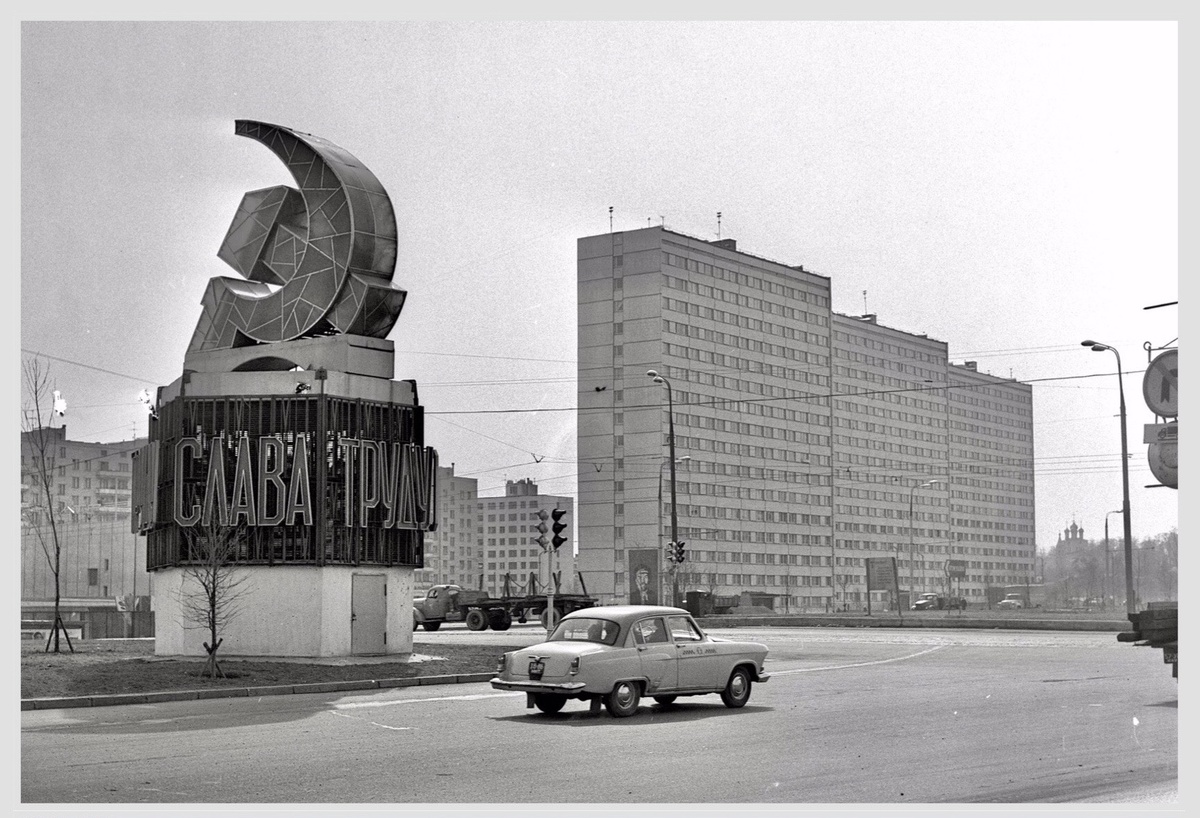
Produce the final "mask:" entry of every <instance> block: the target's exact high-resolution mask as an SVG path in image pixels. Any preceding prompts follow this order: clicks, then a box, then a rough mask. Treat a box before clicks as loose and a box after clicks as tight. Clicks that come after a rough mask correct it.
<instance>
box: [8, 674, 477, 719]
mask: <svg viewBox="0 0 1200 818" xmlns="http://www.w3.org/2000/svg"><path fill="white" fill-rule="evenodd" d="M495 675H496V674H495V673H454V674H446V675H439V676H408V677H404V678H397V679H362V680H360V681H351V682H314V683H311V684H295V685H264V686H262V687H214V688H211V689H208V690H173V691H160V692H156V693H114V694H110V695H105V696H61V697H57V698H46V699H21V709H22V710H59V709H67V708H74V707H113V706H116V705H122V704H155V703H157V702H178V701H195V700H197V699H229V698H235V697H239V698H245V697H253V698H258V697H259V696H281V695H287V694H292V693H344V692H347V691H353V690H378V689H388V688H396V687H419V686H425V685H448V684H468V683H472V682H486V681H488V680H490V679H491V678H492V677H493V676H495Z"/></svg>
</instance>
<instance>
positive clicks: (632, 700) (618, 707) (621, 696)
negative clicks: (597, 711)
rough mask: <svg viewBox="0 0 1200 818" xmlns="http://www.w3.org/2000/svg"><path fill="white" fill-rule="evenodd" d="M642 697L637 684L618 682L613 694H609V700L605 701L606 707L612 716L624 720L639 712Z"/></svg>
mask: <svg viewBox="0 0 1200 818" xmlns="http://www.w3.org/2000/svg"><path fill="white" fill-rule="evenodd" d="M641 697H642V692H641V691H640V690H638V686H637V683H635V682H617V684H616V686H615V687H613V689H612V692H611V693H609V694H608V698H606V699H605V700H604V705H605V706H606V707H607V708H608V714H609V715H610V716H613V717H614V718H623V717H625V716H632V715H633V714H634V713H636V712H637V709H638V702H639V701H640V700H641Z"/></svg>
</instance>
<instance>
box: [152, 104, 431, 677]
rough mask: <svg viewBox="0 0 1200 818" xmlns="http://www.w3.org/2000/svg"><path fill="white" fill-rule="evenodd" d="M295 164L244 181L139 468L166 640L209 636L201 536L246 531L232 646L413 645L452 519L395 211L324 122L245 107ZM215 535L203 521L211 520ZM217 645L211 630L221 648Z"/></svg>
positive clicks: (308, 651)
mask: <svg viewBox="0 0 1200 818" xmlns="http://www.w3.org/2000/svg"><path fill="white" fill-rule="evenodd" d="M235 133H237V134H238V135H240V136H246V137H249V138H251V139H254V140H256V141H258V142H261V143H262V144H264V145H266V146H267V147H268V148H270V150H271V151H272V152H273V153H275V155H276V156H278V157H279V158H280V159H281V160H282V161H283V162H284V164H285V165H286V166H287V168H288V170H289V171H290V172H291V174H292V177H293V178H294V179H295V181H296V187H295V188H292V187H286V186H276V187H269V188H264V189H261V190H255V191H252V192H250V193H247V194H245V196H244V197H243V199H242V202H241V206H240V207H239V208H238V210H237V214H236V216H235V217H234V220H233V224H232V226H231V227H230V228H229V231H228V233H227V235H226V236H225V239H224V241H223V242H222V244H221V247H220V249H219V251H218V253H217V255H218V256H219V257H220V258H221V259H222V260H223V261H225V263H227V264H229V265H230V266H231V267H232V268H233V269H234V270H236V271H237V272H238V273H239V274H240V275H241V276H242V278H213V279H211V280H210V282H209V284H208V287H207V289H206V291H205V294H204V298H203V301H202V305H203V312H202V314H201V317H200V320H199V322H198V324H197V326H196V330H195V332H194V334H193V336H192V340H191V344H190V346H189V347H188V351H187V354H186V355H185V356H184V362H183V373H182V375H181V377H179V378H178V379H176V380H175V381H174V382H173V383H171V384H169V385H168V386H164V387H160V388H159V390H158V393H157V396H156V400H155V405H154V406H153V407H151V409H152V414H151V418H150V429H149V440H150V442H149V443H148V444H147V446H145V447H144V448H143V449H142V450H141V451H139V452H138V456H137V457H136V458H135V463H134V468H133V478H134V481H133V482H134V491H133V509H132V510H133V520H134V522H133V527H134V529H135V531H136V532H137V533H139V534H142V535H144V536H145V537H146V565H147V568H148V570H150V571H151V572H153V575H154V580H153V585H154V588H155V591H154V598H155V606H156V608H155V609H156V611H158V612H159V614H160V618H158V619H157V622H156V627H157V632H156V641H155V651H156V652H159V653H163V654H171V653H184V654H186V653H191V652H196V651H197V648H198V646H199V643H198V641H197V640H198V638H199V637H198V636H197V635H196V634H195V633H193V632H192V631H189V630H188V628H187V627H186V626H181V625H180V624H179V621H180V619H181V611H182V610H183V609H182V605H183V602H182V601H181V600H182V599H184V598H185V595H186V593H187V592H188V589H189V588H192V580H191V579H190V578H189V577H190V574H189V571H190V570H191V569H192V568H193V567H194V566H195V565H196V563H197V560H198V557H197V552H196V550H195V546H196V543H197V542H200V541H202V540H203V541H207V540H205V539H204V538H211V537H215V536H217V535H216V534H214V533H213V532H228V531H233V532H234V536H235V537H236V543H235V546H236V547H235V548H233V549H231V550H230V552H229V554H228V557H227V562H228V564H229V565H230V566H233V567H236V570H237V571H238V572H239V575H241V576H245V577H247V578H248V582H249V583H250V585H251V586H253V588H254V592H253V593H252V594H249V595H247V597H246V598H245V599H244V600H239V605H240V606H244V609H245V610H244V615H243V616H239V620H238V622H237V623H236V625H235V626H234V627H233V628H232V629H227V630H226V633H225V637H223V638H224V640H225V641H224V644H225V648H224V649H225V650H230V651H233V652H235V653H244V654H272V655H292V656H314V655H321V656H325V655H345V654H371V653H403V652H406V651H411V649H412V634H411V627H412V620H411V610H410V606H409V603H408V602H407V600H408V599H410V598H411V594H412V578H413V569H415V568H419V567H421V566H422V564H423V562H424V533H425V532H426V531H432V530H433V529H434V528H435V527H436V525H437V487H436V478H437V452H435V451H434V450H433V449H432V448H431V447H428V446H426V445H425V442H424V437H425V432H424V410H423V409H422V407H421V405H420V402H419V400H418V398H417V385H416V382H415V381H412V380H400V381H397V380H394V379H393V376H394V347H393V344H392V342H391V341H389V340H387V335H388V333H389V332H390V331H391V329H392V327H393V326H394V325H395V323H396V320H397V318H398V317H399V315H400V310H401V308H402V307H403V305H404V301H405V298H406V293H405V292H404V291H403V290H401V289H399V288H397V287H395V286H393V284H392V281H391V278H392V274H393V271H394V269H395V266H396V218H395V215H394V214H393V212H392V204H391V201H390V200H389V199H388V196H387V193H386V192H385V191H384V189H383V186H382V185H381V184H380V183H379V180H378V179H376V178H375V176H374V175H373V174H372V173H371V172H370V171H369V170H367V169H366V168H365V167H363V165H362V163H360V162H359V161H358V160H357V159H355V158H354V157H353V156H351V155H350V154H349V153H348V152H346V151H345V150H343V149H342V148H340V147H338V146H337V145H334V144H333V143H331V142H328V141H327V140H324V139H320V138H319V137H315V136H312V135H310V134H305V133H300V132H298V131H294V130H291V129H288V128H284V127H280V126H278V125H269V124H267V123H264V122H254V121H249V120H238V121H237V122H236V125H235ZM198 538H200V539H198ZM206 649H207V648H206Z"/></svg>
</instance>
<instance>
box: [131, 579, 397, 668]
mask: <svg viewBox="0 0 1200 818" xmlns="http://www.w3.org/2000/svg"><path fill="white" fill-rule="evenodd" d="M235 571H236V576H238V577H243V578H244V582H243V583H242V584H241V586H239V589H238V590H239V592H242V593H241V594H240V597H239V598H238V601H237V603H236V608H237V610H238V613H237V615H236V616H235V617H234V618H233V619H232V620H231V621H230V622H229V624H228V625H227V627H226V628H225V629H224V630H223V631H221V632H219V633H218V636H219V637H220V638H222V639H223V640H224V641H223V642H222V644H221V649H220V655H222V656H237V655H244V656H349V655H351V652H350V650H351V646H350V636H351V634H350V595H351V589H352V583H353V577H354V575H355V574H363V575H376V576H378V575H383V576H386V577H387V596H386V598H385V605H386V611H387V624H386V632H387V644H386V646H385V650H384V652H385V653H386V654H389V655H391V654H409V653H412V590H413V569H412V568H404V567H396V568H387V567H383V566H361V567H354V566H324V567H316V566H305V565H281V566H271V567H268V566H241V567H238V568H236V569H235ZM154 588H155V596H154V610H155V612H156V616H155V619H156V623H155V627H156V634H155V644H154V652H155V653H156V654H157V655H159V656H204V655H205V651H204V645H203V643H204V642H207V641H208V639H209V632H208V630H207V628H205V627H204V626H202V625H201V624H198V623H195V622H188V621H185V618H184V615H183V611H182V607H183V606H182V602H183V600H184V599H186V598H187V595H188V594H192V593H196V592H197V591H198V590H199V585H198V583H197V582H196V580H195V579H194V578H193V577H190V576H188V575H187V572H186V571H185V570H183V569H180V568H169V569H163V570H160V571H156V572H155V583H154Z"/></svg>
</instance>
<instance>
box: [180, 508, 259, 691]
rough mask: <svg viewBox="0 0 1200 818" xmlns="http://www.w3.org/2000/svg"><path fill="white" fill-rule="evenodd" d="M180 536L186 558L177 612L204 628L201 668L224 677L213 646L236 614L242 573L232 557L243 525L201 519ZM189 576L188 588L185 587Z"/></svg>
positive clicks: (241, 543) (243, 533) (239, 545)
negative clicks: (204, 660)
mask: <svg viewBox="0 0 1200 818" xmlns="http://www.w3.org/2000/svg"><path fill="white" fill-rule="evenodd" d="M183 536H184V542H185V544H186V546H187V561H186V562H184V563H183V564H182V565H181V568H182V570H183V574H184V584H185V585H184V589H183V592H182V595H181V597H180V600H179V603H180V605H179V609H180V613H181V615H182V616H183V618H184V620H185V622H190V623H192V624H194V625H197V626H199V627H202V628H207V629H208V636H209V641H208V642H205V643H204V650H205V651H207V652H208V663H207V664H206V665H205V667H204V672H205V674H206V675H208V676H209V677H212V678H216V677H217V676H221V677H224V676H225V673H224V671H222V670H221V665H220V664H219V663H218V662H217V648H219V647H221V642H223V641H224V637H223V636H221V634H222V633H223V632H224V630H225V628H226V627H227V626H228V625H229V623H230V622H232V621H233V619H234V618H235V617H236V616H237V614H238V610H239V608H238V603H239V599H240V597H241V594H242V593H243V591H244V590H245V589H243V588H242V587H241V586H242V583H243V582H245V580H246V576H245V575H244V574H239V573H238V571H237V563H236V560H237V558H238V556H239V555H240V552H241V550H242V549H243V547H244V544H245V539H246V527H245V525H236V526H231V525H219V524H217V523H216V522H212V523H209V524H203V523H202V524H200V525H197V526H195V527H194V528H185V529H183ZM189 580H190V581H191V582H192V587H191V588H189V587H187V583H188V581H189ZM184 627H186V624H185V625H184Z"/></svg>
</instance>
